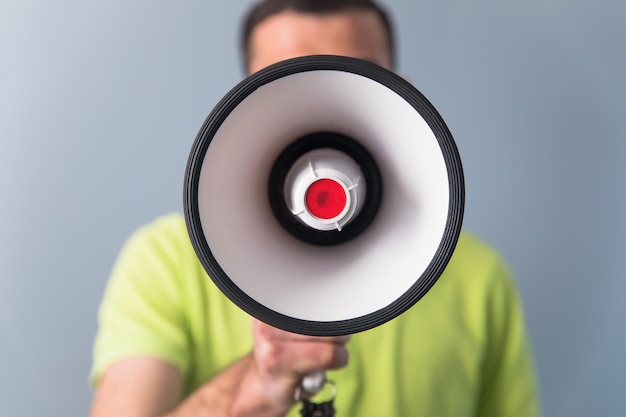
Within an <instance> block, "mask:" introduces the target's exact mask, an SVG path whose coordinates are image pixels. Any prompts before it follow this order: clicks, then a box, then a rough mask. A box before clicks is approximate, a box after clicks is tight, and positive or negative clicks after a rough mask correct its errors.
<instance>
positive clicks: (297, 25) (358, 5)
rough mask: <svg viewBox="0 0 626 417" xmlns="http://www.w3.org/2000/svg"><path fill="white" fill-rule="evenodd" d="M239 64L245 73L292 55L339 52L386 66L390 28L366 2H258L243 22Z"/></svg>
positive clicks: (390, 62) (391, 48)
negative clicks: (241, 58) (241, 57)
mask: <svg viewBox="0 0 626 417" xmlns="http://www.w3.org/2000/svg"><path fill="white" fill-rule="evenodd" d="M241 48H242V55H243V63H244V68H245V70H246V72H247V73H249V74H251V73H253V72H256V71H258V70H260V69H262V68H264V67H266V66H268V65H271V64H273V63H276V62H279V61H282V60H285V59H288V58H295V57H298V56H306V55H318V54H324V55H344V56H351V57H356V58H361V59H366V60H369V61H372V62H374V63H376V64H379V65H381V66H383V67H386V68H389V69H392V68H393V66H394V61H395V44H394V34H393V28H392V25H391V22H390V19H389V16H388V15H387V13H386V12H385V10H384V9H383V8H382V7H381V6H380V5H378V4H376V3H375V2H374V1H372V0H260V1H259V2H258V3H257V4H256V5H255V6H254V7H253V8H252V9H251V10H250V11H249V13H248V15H247V16H246V18H245V19H244V22H243V27H242V33H241Z"/></svg>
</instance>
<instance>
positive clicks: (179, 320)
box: [90, 221, 189, 386]
mask: <svg viewBox="0 0 626 417" xmlns="http://www.w3.org/2000/svg"><path fill="white" fill-rule="evenodd" d="M160 226H161V224H160V223H159V222H158V221H157V222H156V223H154V224H151V225H148V226H145V227H143V228H142V229H139V230H138V231H137V232H135V233H134V234H133V235H132V236H131V237H130V239H129V240H128V241H127V242H126V243H125V245H124V247H123V248H122V250H121V252H120V254H119V257H118V259H117V261H116V262H115V265H114V267H113V270H112V272H111V276H110V279H109V282H108V284H107V287H106V290H105V293H104V296H103V299H102V302H101V305H100V308H99V311H98V331H97V334H96V339H95V342H94V346H93V364H92V369H91V373H90V383H91V385H92V386H96V385H97V384H98V381H99V379H100V377H101V376H102V374H103V373H104V371H105V370H106V368H107V367H108V366H110V365H111V364H112V363H114V362H116V361H118V360H120V359H124V358H130V357H138V356H152V357H158V358H161V359H163V360H165V361H167V362H170V363H171V364H173V365H174V366H176V367H177V368H178V369H179V370H180V371H181V373H183V374H185V373H186V371H187V368H188V366H189V356H188V355H189V354H188V350H189V349H188V337H187V331H186V326H185V316H184V312H183V309H182V308H181V306H182V302H183V301H182V300H181V298H182V292H181V288H180V285H181V283H180V279H181V275H182V273H181V265H180V264H181V262H180V261H179V260H178V257H177V254H179V253H180V248H179V247H177V246H178V243H177V236H175V234H172V233H170V234H168V233H167V230H162V229H163V228H162V227H160Z"/></svg>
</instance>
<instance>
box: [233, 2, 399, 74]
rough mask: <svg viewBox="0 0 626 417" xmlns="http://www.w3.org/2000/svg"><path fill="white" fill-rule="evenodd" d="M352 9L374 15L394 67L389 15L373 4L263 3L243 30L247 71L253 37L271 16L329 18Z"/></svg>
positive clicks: (251, 13) (254, 9) (252, 11)
mask: <svg viewBox="0 0 626 417" xmlns="http://www.w3.org/2000/svg"><path fill="white" fill-rule="evenodd" d="M349 9H357V10H371V11H373V12H375V13H376V14H377V15H378V17H379V18H380V21H381V23H382V25H383V29H384V30H385V32H386V33H387V43H388V47H389V55H390V57H391V64H392V67H395V60H396V57H395V56H396V46H395V36H394V28H393V24H392V22H391V18H390V16H389V14H388V13H387V11H386V10H385V9H384V8H383V7H382V6H381V5H380V4H378V3H376V1H374V0H260V1H258V2H257V3H256V4H255V5H254V6H253V7H252V8H251V9H250V10H249V11H248V13H247V14H246V15H245V17H244V19H243V24H242V27H241V34H240V36H241V38H240V48H241V55H242V58H243V66H244V70H246V71H247V69H248V66H249V63H250V37H251V35H252V31H253V30H254V28H255V27H256V26H257V25H258V24H259V23H261V22H262V21H264V20H265V19H267V18H268V17H270V16H273V15H275V14H278V13H280V12H283V11H286V10H292V11H295V12H299V13H313V14H327V13H335V12H340V11H344V10H349Z"/></svg>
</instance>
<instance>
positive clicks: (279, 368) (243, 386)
mask: <svg viewBox="0 0 626 417" xmlns="http://www.w3.org/2000/svg"><path fill="white" fill-rule="evenodd" d="M253 336H254V341H255V345H254V349H253V351H252V352H251V353H250V354H249V355H246V356H245V357H243V358H241V359H240V360H238V361H236V362H235V363H234V364H232V365H231V366H230V367H228V368H226V369H225V370H224V371H222V372H221V373H220V374H219V375H217V376H216V377H215V378H213V379H212V380H210V381H209V382H207V383H206V384H204V385H203V386H201V387H200V388H199V389H198V390H196V391H195V392H194V393H192V394H191V395H190V396H189V397H187V398H186V399H183V401H182V402H179V401H180V396H181V391H182V386H183V380H182V376H181V375H180V373H179V372H178V370H177V369H176V368H175V367H174V366H173V365H171V364H169V363H167V362H166V361H163V360H160V359H156V358H148V357H138V358H129V359H125V360H122V361H119V362H116V363H115V364H113V365H112V366H110V367H109V368H108V369H107V370H106V371H105V373H104V375H103V377H102V379H101V380H100V383H99V385H98V387H97V389H96V395H95V397H94V402H93V406H92V410H91V414H90V417H108V416H112V415H114V416H116V417H125V416H129V417H130V416H133V417H156V416H163V417H165V416H167V417H186V416H194V417H195V416H258V417H263V416H267V417H269V416H283V415H285V414H286V413H287V412H288V411H289V409H290V408H291V407H293V406H294V405H295V403H296V401H295V398H294V392H295V389H296V386H297V385H298V384H299V383H300V380H301V379H302V377H303V376H304V375H306V374H309V373H311V372H315V371H324V370H328V369H336V368H340V367H342V366H344V365H345V364H346V363H347V359H348V356H347V351H346V349H345V343H346V342H347V341H348V339H349V337H327V338H320V337H310V336H302V335H296V334H292V333H288V332H284V331H282V330H278V329H275V328H273V327H271V326H268V325H266V324H264V323H261V322H258V321H254V323H253Z"/></svg>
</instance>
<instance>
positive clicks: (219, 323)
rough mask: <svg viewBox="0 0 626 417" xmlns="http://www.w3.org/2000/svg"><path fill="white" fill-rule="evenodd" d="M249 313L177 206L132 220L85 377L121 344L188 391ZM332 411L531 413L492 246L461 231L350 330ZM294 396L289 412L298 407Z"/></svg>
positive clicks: (526, 366) (231, 347)
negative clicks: (428, 267)
mask: <svg viewBox="0 0 626 417" xmlns="http://www.w3.org/2000/svg"><path fill="white" fill-rule="evenodd" d="M250 322H251V320H250V317H249V316H247V315H246V313H244V312H243V311H242V310H240V309H239V308H238V307H237V306H235V305H234V304H233V303H232V302H230V300H228V299H227V298H226V297H225V296H224V295H223V294H222V293H221V292H220V291H219V290H218V289H217V287H216V286H215V285H214V284H213V282H212V281H211V280H210V279H209V278H208V276H207V275H206V272H205V271H204V269H203V268H202V266H201V264H200V263H199V261H198V260H197V258H196V256H195V253H194V251H193V248H192V246H191V243H190V242H189V237H188V234H187V229H186V227H185V222H184V219H183V217H182V216H181V215H179V214H172V215H168V216H165V217H162V218H159V219H157V220H156V221H154V222H153V223H151V224H149V225H147V226H144V227H143V228H141V229H140V230H138V231H137V232H136V233H135V234H134V235H133V236H132V237H131V238H130V239H129V241H128V242H127V243H126V245H125V246H124V248H123V250H122V252H121V254H120V256H119V258H118V260H117V262H116V264H115V267H114V269H113V271H112V275H111V280H110V282H109V284H108V287H107V289H106V292H105V295H104V298H103V301H102V304H101V306H100V312H99V330H98V334H97V337H96V340H95V344H94V362H93V368H92V372H91V381H92V383H93V384H97V381H98V379H99V377H100V376H101V375H102V373H103V372H104V371H105V369H106V368H107V366H109V365H110V364H111V363H113V362H114V361H116V360H119V359H122V358H127V357H131V356H140V355H148V356H156V357H159V358H162V359H165V360H166V361H169V362H171V363H172V364H174V365H175V366H176V367H177V368H178V369H179V370H180V372H181V373H182V375H183V376H184V379H185V384H186V385H185V390H186V393H187V394H189V393H191V392H192V391H193V390H195V389H196V388H198V387H199V386H200V385H202V384H203V383H204V382H206V381H207V380H209V379H210V378H211V377H212V376H214V375H215V374H216V373H218V372H219V371H220V370H221V369H223V368H225V367H226V366H228V365H229V364H231V363H232V362H233V361H235V360H237V359H238V358H240V357H242V356H244V355H245V354H247V353H248V352H249V351H250V350H251V347H252V338H251V331H250ZM348 350H349V354H350V359H349V364H348V366H347V367H345V368H343V369H341V370H338V371H330V372H328V373H327V375H328V377H329V379H332V380H333V381H335V383H336V386H337V389H338V391H337V397H336V399H335V408H336V410H337V412H336V414H337V415H338V416H346V417H347V416H359V417H367V416H396V417H408V416H428V417H446V416H450V417H463V416H494V417H504V416H507V417H510V416H536V415H538V414H539V407H538V399H537V392H536V386H535V375H534V370H533V364H532V360H531V355H530V353H529V347H528V343H527V339H526V332H525V328H524V320H523V313H522V309H521V303H520V300H519V297H518V294H517V290H516V288H515V285H514V282H513V280H512V279H511V276H510V273H509V271H508V270H507V268H506V266H505V265H504V263H503V262H502V260H501V259H500V258H499V257H498V256H497V254H496V253H495V252H494V251H492V250H491V249H489V248H487V247H486V246H485V245H483V244H482V243H480V242H479V241H478V240H476V239H475V238H473V237H471V236H468V235H467V234H462V236H461V238H460V240H459V243H458V245H457V249H456V251H455V253H454V255H453V257H452V259H451V261H450V263H449V265H448V267H447V268H446V270H445V272H444V274H443V275H442V276H441V277H440V279H439V280H438V282H437V283H436V284H435V286H434V287H433V288H432V289H431V290H430V291H429V292H428V293H427V294H426V295H425V296H424V298H423V299H422V300H420V302H418V303H417V304H416V305H415V306H414V307H412V308H411V309H409V310H408V311H407V312H405V313H404V314H402V315H400V316H399V317H397V318H395V319H393V320H391V321H390V322H388V323H386V324H383V325H381V326H379V327H376V328H374V329H372V330H368V331H365V332H361V333H358V334H355V335H353V336H352V338H351V340H350V342H349V344H348ZM298 409H299V407H298V406H296V407H295V408H294V409H293V410H292V411H291V413H290V414H289V415H290V416H296V415H298Z"/></svg>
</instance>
